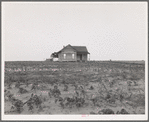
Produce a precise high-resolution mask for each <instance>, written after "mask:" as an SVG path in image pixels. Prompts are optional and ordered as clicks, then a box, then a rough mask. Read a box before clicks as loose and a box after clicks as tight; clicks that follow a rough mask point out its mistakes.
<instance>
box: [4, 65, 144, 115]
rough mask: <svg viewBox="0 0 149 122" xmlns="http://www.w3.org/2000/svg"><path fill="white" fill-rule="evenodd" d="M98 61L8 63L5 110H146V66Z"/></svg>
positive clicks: (138, 112) (44, 111)
mask: <svg viewBox="0 0 149 122" xmlns="http://www.w3.org/2000/svg"><path fill="white" fill-rule="evenodd" d="M98 63H99V64H97V63H95V62H94V63H93V64H90V66H89V67H87V65H82V63H77V64H76V63H71V65H70V64H67V63H65V65H59V64H58V63H56V64H44V65H43V64H42V65H37V64H36V65H35V66H33V65H32V66H30V67H34V68H37V67H38V69H35V70H34V68H33V71H31V70H30V71H26V70H25V71H22V70H21V71H15V70H16V69H14V68H12V67H15V68H16V67H20V65H18V64H13V63H11V65H10V63H7V64H5V67H6V68H10V69H11V70H7V71H5V81H4V84H5V86H4V88H5V90H4V99H5V108H4V111H5V114H9V115H10V114H22V115H25V114H56V115H58V114H75V115H76V114H145V71H144V69H143V68H139V67H138V66H137V65H135V66H134V67H133V68H132V69H131V70H130V67H129V66H128V67H127V66H124V67H122V66H120V65H119V66H118V65H114V64H113V65H111V64H110V65H109V64H108V63H105V64H101V63H100V62H98ZM72 64H73V65H72ZM57 65H58V66H59V67H58V68H54V67H56V66H57ZM52 66H53V67H52ZM25 67H27V64H26V66H25ZM45 67H46V69H44V70H43V68H45ZM97 67H98V70H97ZM50 68H52V70H51V69H50ZM12 69H13V71H12ZM56 69H59V70H56ZM60 69H61V70H60ZM68 69H73V70H68ZM55 87H56V88H55ZM66 87H67V88H66ZM20 89H21V90H20ZM55 89H58V91H59V92H60V93H59V92H57V91H56V90H55ZM23 90H24V91H23ZM54 90H55V91H54ZM34 96H36V98H37V97H38V98H37V99H38V100H37V99H36V100H33V99H32V102H29V99H30V98H34ZM67 98H70V100H68V99H67ZM17 100H20V101H19V102H18V101H17ZM71 100H72V101H71ZM79 100H80V101H79ZM36 101H38V102H36ZM35 102H36V103H37V104H35ZM103 110H107V111H108V110H112V111H113V112H114V113H113V112H109V113H108V112H103ZM123 110H124V111H125V112H122V111H123Z"/></svg>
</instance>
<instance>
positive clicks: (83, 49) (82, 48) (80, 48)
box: [72, 46, 89, 53]
mask: <svg viewBox="0 0 149 122" xmlns="http://www.w3.org/2000/svg"><path fill="white" fill-rule="evenodd" d="M72 47H73V48H74V49H75V50H76V51H77V53H89V52H88V51H87V48H86V46H72Z"/></svg>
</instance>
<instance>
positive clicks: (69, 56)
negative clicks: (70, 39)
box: [58, 46, 77, 61]
mask: <svg viewBox="0 0 149 122" xmlns="http://www.w3.org/2000/svg"><path fill="white" fill-rule="evenodd" d="M64 54H66V57H65V58H64ZM72 54H74V58H73V57H72ZM58 58H59V61H76V60H77V57H76V51H75V50H74V49H73V48H72V47H71V46H67V47H65V49H64V50H63V51H62V52H61V53H59V54H58Z"/></svg>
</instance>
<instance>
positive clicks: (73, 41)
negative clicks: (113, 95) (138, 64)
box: [2, 2, 148, 61]
mask: <svg viewBox="0 0 149 122" xmlns="http://www.w3.org/2000/svg"><path fill="white" fill-rule="evenodd" d="M147 26H148V25H147V2H128V3H124V2H119V3H118V2H117V3H114V2H105V3H102V2H99V3H97V2H96V3H94V2H92V3H84V2H83V3H76V2H75V3H65V2H63V3H60V2H59V3H56V2H55V3H52V2H46V3H44V2H43V3H42V2H38V3H37V2H28V3H25V2H2V37H3V39H2V43H3V50H4V57H5V58H4V60H5V61H28V60H33V61H42V60H45V59H46V58H49V57H50V55H51V53H53V52H57V51H59V50H61V49H62V48H63V46H66V45H68V44H70V45H72V46H86V47H87V49H88V51H89V52H90V58H91V60H109V59H112V60H145V59H146V55H147V52H146V47H147V33H148V32H147Z"/></svg>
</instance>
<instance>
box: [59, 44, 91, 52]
mask: <svg viewBox="0 0 149 122" xmlns="http://www.w3.org/2000/svg"><path fill="white" fill-rule="evenodd" d="M67 46H71V45H70V44H69V45H67ZM67 46H66V47H67ZM66 47H64V48H63V49H65V48H66ZM71 47H72V48H73V49H74V50H76V52H77V53H85V54H90V53H89V52H88V50H87V48H86V46H71ZM63 49H61V50H60V51H58V52H57V53H60V52H61V51H62V50H63Z"/></svg>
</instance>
